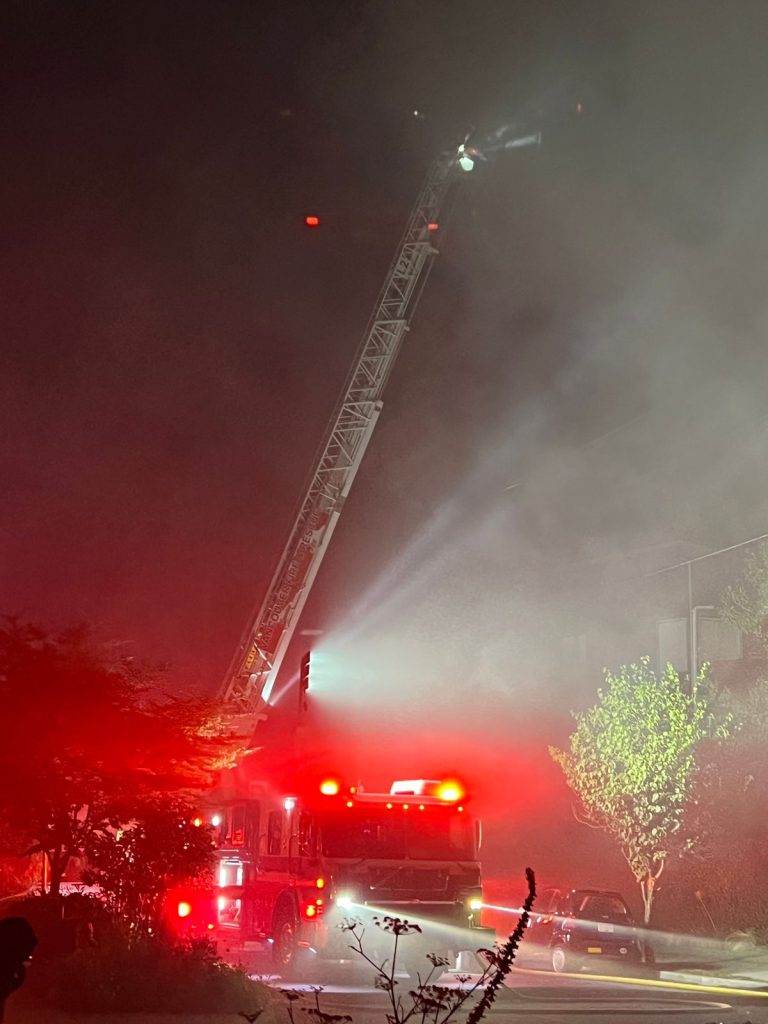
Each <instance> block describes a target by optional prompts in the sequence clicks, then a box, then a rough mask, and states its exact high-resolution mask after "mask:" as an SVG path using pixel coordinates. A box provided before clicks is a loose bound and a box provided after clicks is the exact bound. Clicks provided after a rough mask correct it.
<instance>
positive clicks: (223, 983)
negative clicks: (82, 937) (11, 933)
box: [30, 933, 269, 1013]
mask: <svg viewBox="0 0 768 1024" xmlns="http://www.w3.org/2000/svg"><path fill="white" fill-rule="evenodd" d="M36 966H37V965H34V964H33V970H32V971H31V972H30V981H31V982H33V987H34V988H35V989H36V990H37V993H38V995H39V996H40V997H41V998H43V999H44V1000H45V1001H46V1002H48V1003H50V1004H51V1005H53V1006H56V1007H57V1008H60V1009H64V1010H70V1011H77V1012H85V1013H94V1012H100V1013H113V1012H123V1013H130V1012H169V1013H177V1012H184V1011H189V1012H196V1013H206V1012H219V1013H229V1012H232V1013H237V1012H239V1011H246V1012H249V1013H252V1012H254V1011H257V1010H261V1009H263V1008H264V1006H265V1004H266V1003H267V1002H268V1000H269V995H268V991H267V989H266V986H264V985H261V984H259V983H257V982H253V981H251V980H250V978H249V977H248V975H247V974H246V973H245V972H244V971H242V970H238V969H235V968H232V967H229V966H228V965H227V964H224V963H222V962H221V961H220V960H219V959H218V957H217V956H216V955H215V953H214V952H213V950H212V948H211V946H210V945H209V944H208V943H205V942H202V943H201V942H194V943H188V944H185V945H181V946H173V945H170V944H169V943H168V942H166V941H164V940H162V939H158V938H155V939H147V940H144V941H142V942H139V943H136V942H134V943H132V944H129V942H128V939H127V937H126V936H124V935H120V934H119V933H113V934H112V935H109V936H107V937H106V938H105V939H104V941H102V942H99V943H98V944H97V945H95V946H92V947H90V948H86V949H78V950H76V951H75V952H74V953H73V954H71V955H70V956H68V957H65V958H63V959H57V960H51V961H49V962H48V963H43V964H40V965H39V968H38V969H37V970H35V967H36ZM35 975H36V977H35Z"/></svg>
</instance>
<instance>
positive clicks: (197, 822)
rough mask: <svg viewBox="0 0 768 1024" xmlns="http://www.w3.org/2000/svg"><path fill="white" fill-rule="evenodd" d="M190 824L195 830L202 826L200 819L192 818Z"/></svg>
mask: <svg viewBox="0 0 768 1024" xmlns="http://www.w3.org/2000/svg"><path fill="white" fill-rule="evenodd" d="M192 824H193V825H194V826H195V828H200V826H201V825H202V824H203V819H202V818H193V819H192Z"/></svg>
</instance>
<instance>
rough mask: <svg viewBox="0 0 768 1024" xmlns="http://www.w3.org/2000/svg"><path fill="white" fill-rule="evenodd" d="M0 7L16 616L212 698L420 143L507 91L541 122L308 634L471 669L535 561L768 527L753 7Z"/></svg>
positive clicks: (449, 303) (399, 372)
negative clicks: (453, 643)
mask: <svg viewBox="0 0 768 1024" xmlns="http://www.w3.org/2000/svg"><path fill="white" fill-rule="evenodd" d="M3 20H4V33H3V34H4V38H5V46H6V57H5V58H4V59H3V61H2V62H0V76H1V78H2V94H3V103H2V112H1V113H0V118H1V119H2V140H3V141H2V148H3V165H4V169H3V174H2V178H1V179H0V197H1V199H2V225H3V229H2V242H3V244H2V259H1V262H0V293H1V294H2V305H1V307H0V337H2V353H1V359H2V362H1V364H0V365H1V367H2V382H3V395H2V405H1V406H0V408H1V409H2V436H3V445H2V453H1V460H2V461H1V462H0V478H1V479H2V490H3V500H2V502H1V503H0V517H1V518H0V545H1V546H2V550H1V552H0V565H1V567H2V577H1V578H0V580H1V592H2V606H3V608H4V610H5V611H7V612H10V613H20V614H23V615H26V616H29V617H31V618H33V619H36V620H38V621H42V622H44V623H49V624H52V625H65V624H68V623H71V622H73V621H75V620H81V619H84V620H88V621H90V622H92V623H93V624H94V628H95V630H96V632H97V635H99V636H100V637H102V638H103V639H107V640H113V641H120V642H125V643H126V644H127V645H128V649H129V650H131V651H132V652H133V653H134V654H135V655H136V656H137V657H141V658H146V659H149V660H153V661H158V660H160V661H166V662H169V663H170V664H171V665H172V666H173V672H174V674H175V676H177V677H178V678H179V680H183V681H185V682H187V683H191V684H193V685H195V686H202V687H206V688H208V689H209V690H213V689H214V687H215V686H216V685H217V684H218V682H219V680H220V678H221V676H222V674H223V672H224V670H225V668H226V665H227V663H228V661H229V658H230V657H231V654H232V652H233V649H234V646H235V644H236V642H237V639H238V637H239V635H240V632H241V630H242V628H243V627H244V625H245V622H246V619H247V617H248V614H249V612H250V610H251V608H252V606H253V605H254V604H255V603H256V602H257V601H258V600H259V599H260V597H261V596H262V594H263V591H264V588H265V587H266V585H267V582H268V579H269V575H270V573H271V571H272V568H273V566H274V563H275V560H276V558H277V556H278V554H279V551H280V548H281V546H282V543H283V540H284V537H285V534H286V533H287V531H288V529H289V527H290V525H291V521H292V515H293V509H294V505H295V502H296V501H297V500H298V498H299V493H300V489H301V485H302V482H303V481H304V479H305V476H306V474H307V472H308V470H309V468H310V464H311V458H312V454H313V452H314V450H315V447H316V445H317V444H318V442H319V440H320V436H321V432H322V429H323V427H324V425H325V422H326V419H327V417H328V415H329V413H330V411H331V409H332V407H333V404H334V401H335V399H336V397H337V394H338V392H339V389H340V388H341V385H342V383H343V380H344V377H345V374H346V371H347V368H348V365H349V363H350V361H351V358H352V355H353V353H354V351H355V348H356V345H357V343H358V341H359V337H360V333H361V331H362V329H363V327H364V325H365V322H366V319H367V316H368V313H369V311H370V308H371V306H372V304H373V301H374V298H375V296H376V293H377V290H378V287H379V285H380V283H381V280H382V278H383V275H384V273H385V271H386V268H387V266H388V263H389V260H390V259H391V256H392V254H393V251H394V246H395V244H396V242H397V239H398V238H399V234H400V231H401V230H402V227H403V224H404V222H405V219H406V217H407V214H408V211H409V208H410V206H411V204H412V202H413V200H414V199H415V197H416V193H417V188H418V185H419V183H420V179H421V176H422V175H423V173H424V171H425V169H426V167H427V165H428V163H429V160H430V159H431V158H432V157H433V156H434V155H435V154H436V153H437V152H438V151H439V150H440V149H441V148H442V147H443V146H444V145H445V144H446V143H448V142H452V141H454V140H455V139H456V138H457V136H459V135H461V134H463V133H464V132H465V131H466V130H467V129H469V128H470V127H473V126H474V127H475V128H476V129H477V130H478V131H479V132H482V131H488V130H492V129H493V128H495V127H497V126H498V125H499V124H502V123H508V122H515V123H519V124H521V125H525V126H532V127H534V128H536V127H539V126H540V127H541V128H542V130H543V133H544V142H543V144H542V146H541V147H540V148H539V149H536V150H525V151H521V152H519V153H514V154H511V155H509V156H508V157H505V158H504V159H501V160H499V161H497V162H495V163H494V164H492V165H489V166H488V167H483V168H480V170H479V171H478V173H477V174H475V175H473V176H472V177H471V178H470V179H469V180H468V181H467V182H466V184H465V186H464V189H463V192H462V194H461V196H460V198H459V200H458V202H457V206H456V210H455V213H454V216H453V218H452V222H451V224H450V228H449V230H448V231H447V233H446V237H445V239H444V241H443V243H442V254H441V257H440V260H439V261H438V265H437V267H436V270H435V272H434V274H433V276H432V278H431V280H430V284H429V289H428V291H427V293H426V294H425V297H424V299H423V302H422V305H421V307H420V310H419V314H418V317H417V320H416V324H415V327H414V330H413V332H412V334H411V336H410V338H409V340H408V342H407V345H406V348H405V350H404V352H403V354H402V355H401V358H400V361H399V363H398V366H397V368H396V371H395V373H394V375H393V378H392V380H391V383H390V386H389V391H388V393H387V396H386V403H385V411H384V415H383V417H382V420H381V421H380V424H379V427H378V429H377V433H376V435H375V437H374V440H373V442H372V445H371V448H370V450H369V453H368V457H367V460H366V462H365V464H364V466H363V468H362V470H361V472H360V474H359V476H358V478H357V482H356V485H355V488H354V491H353V494H352V497H351V499H350V501H349V503H348V506H347V509H346V511H345V516H344V518H343V519H342V522H341V525H340V527H339V529H338V530H337V533H336V535H335V538H334V541H333V544H332V547H331V549H330V554H329V556H328V558H327V559H326V563H325V565H324V568H323V571H322V574H321V576H320V578H319V580H318V585H317V588H316V591H315V593H314V595H313V599H312V601H311V603H310V606H309V607H308V609H307V612H306V614H305V618H304V622H303V625H304V626H311V627H317V628H322V629H325V630H327V631H333V630H336V631H337V632H338V631H339V630H341V631H343V629H344V626H345V623H346V622H347V621H348V620H350V619H351V618H354V617H356V619H355V621H356V622H357V626H356V628H358V627H359V629H358V631H362V635H363V636H365V635H373V634H375V635H376V637H377V642H380V643H382V644H384V645H385V646H386V645H389V647H392V646H398V648H399V652H400V653H399V657H400V659H401V661H400V664H401V668H402V669H403V671H404V672H405V673H406V674H407V673H408V671H412V670H414V669H413V666H415V665H417V664H418V660H419V657H421V656H422V655H418V656H417V655H415V656H414V660H413V663H412V665H409V663H408V658H407V653H405V654H404V653H403V651H404V650H406V651H407V642H408V636H407V635H406V634H405V633H404V632H403V630H402V624H400V625H398V619H397V616H394V615H392V614H389V611H388V610H391V608H393V607H396V608H397V609H398V612H399V613H400V614H401V615H402V616H403V617H404V618H405V620H406V622H410V623H411V624H413V623H416V624H417V625H416V626H413V628H414V629H416V630H417V631H418V632H419V638H418V643H417V644H416V645H415V646H416V647H417V648H419V650H420V651H421V652H423V651H425V650H429V649H430V645H431V649H432V650H437V649H439V648H440V647H441V645H442V643H443V636H444V634H445V633H449V634H450V635H451V636H453V637H456V636H458V637H460V639H461V644H462V646H463V648H464V650H465V651H467V652H468V657H470V659H471V660H472V661H473V663H475V664H477V663H479V662H481V661H482V657H483V642H484V640H483V638H484V637H485V636H486V633H487V632H488V628H487V627H488V623H489V612H488V609H489V608H492V609H493V612H494V614H496V613H498V612H499V609H500V608H503V609H505V610H504V613H503V621H504V623H505V626H504V628H505V629H508V630H511V631H514V629H515V623H516V621H517V620H516V612H515V608H516V607H518V606H519V605H520V603H521V602H523V603H524V596H525V595H524V593H523V594H522V595H521V582H520V581H521V580H524V579H526V578H529V576H530V574H531V573H534V574H535V573H537V572H538V571H539V568H541V567H545V566H546V567H548V568H549V569H551V567H552V565H553V564H554V565H555V566H557V565H559V564H560V561H563V563H565V562H567V563H569V564H570V562H572V561H573V559H577V558H580V557H583V556H584V555H585V553H587V554H588V553H589V552H593V551H595V550H599V551H601V552H604V551H606V550H613V551H615V550H623V549H625V548H631V547H642V546H643V545H649V544H653V543H662V542H678V541H680V542H689V543H693V544H696V545H699V546H700V547H702V548H713V547H718V546H722V545H725V544H728V543H732V542H734V541H738V540H740V539H742V538H743V537H747V536H750V535H752V533H758V532H765V530H766V528H767V527H766V523H768V488H766V483H765V458H764V456H765V445H764V442H765V440H766V438H767V437H768V429H766V428H767V427H768V400H767V399H766V397H765V394H766V388H765V379H766V376H765V373H766V369H767V368H768V367H767V366H766V363H767V362H768V360H767V358H766V295H768V289H767V288H766V271H767V270H768V259H767V258H766V257H767V256H768V252H767V251H766V250H767V249H768V241H767V240H768V231H766V228H767V227H768V225H767V224H766V199H765V188H766V185H765V183H766V181H768V174H767V173H766V172H767V171H768V147H767V146H766V135H765V125H766V123H767V122H766V113H768V111H767V110H766V99H767V97H768V91H767V86H768V81H767V78H768V70H767V68H766V61H765V52H766V44H767V43H768V7H767V6H766V4H765V3H764V2H755V3H750V2H740V0H731V2H721V3H709V2H706V0H695V2H684V0H676V2H674V3H669V2H664V3H641V4H638V3H632V4H628V3H622V2H620V0H611V2H607V3H597V2H590V0H581V2H578V0H575V2H573V3H570V4H565V3H555V2H546V0H536V2H525V3H523V2H514V0H505V2H491V0H477V2H469V0H460V2H453V0H418V2H416V0H414V2H401V0H389V2H384V0H381V2H364V0H358V2H350V3H342V2H335V0H323V2H317V0H316V2H310V3H299V2H294V3H281V4H269V3H258V2H255V0H252V2H224V3H213V2H211V3H202V2H199V0H188V2H185V3H184V4H181V3H163V2H159V3H158V2H152V3H148V2H144V0H136V2H131V3H115V2H103V3H38V2H35V0H26V2H13V0H11V2H10V3H8V4H6V5H5V6H4V14H3ZM579 103H580V104H581V105H582V112H581V113H580V114H579V113H577V112H576V107H577V104H579ZM414 109H418V110H419V111H422V112H424V115H425V116H424V118H423V119H420V118H415V117H414V116H413V111H414ZM307 214H316V215H318V216H319V217H320V218H321V225H320V227H319V228H318V229H317V230H315V231H310V230H308V229H307V228H305V227H304V224H303V218H304V216H305V215H307ZM614 431H618V434H614V433H612V432H614ZM606 436H607V437H608V441H607V442H603V441H600V439H602V438H605V437H606ZM612 437H617V438H618V439H619V440H620V442H621V443H618V444H614V443H613V441H612V440H611V438H612ZM622 439H623V440H622ZM595 443H600V444H604V445H605V447H604V448H603V449H601V450H600V451H601V454H599V456H597V457H593V456H592V455H591V454H590V453H594V451H595V449H594V444H595ZM513 484H514V485H515V486H514V487H511V489H508V488H510V486H511V485H513ZM526 573H527V574H528V576H526V575H525V574H526ZM516 602H517V604H516ZM411 609H413V611H411ZM377 616H378V617H377ZM494 621H495V620H494ZM423 622H429V623H431V628H429V629H427V628H424V627H423V626H422V625H418V624H419V623H423ZM382 630H383V631H384V633H382ZM387 631H388V632H387ZM384 634H386V635H384Z"/></svg>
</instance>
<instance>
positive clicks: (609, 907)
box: [575, 893, 630, 922]
mask: <svg viewBox="0 0 768 1024" xmlns="http://www.w3.org/2000/svg"><path fill="white" fill-rule="evenodd" d="M575 896H576V900H575V902H576V916H577V917H580V918H582V919H583V920H587V921H613V922H621V921H626V920H627V919H628V918H629V916H630V915H629V909H628V907H627V905H626V903H625V902H624V900H623V899H622V898H621V896H614V895H612V894H611V893H576V894H575Z"/></svg>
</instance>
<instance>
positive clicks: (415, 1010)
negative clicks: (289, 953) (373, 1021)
mask: <svg viewBox="0 0 768 1024" xmlns="http://www.w3.org/2000/svg"><path fill="white" fill-rule="evenodd" d="M525 876H526V881H527V884H528V893H527V895H526V897H525V900H524V902H523V909H522V913H521V915H520V918H519V920H518V922H517V925H516V927H515V929H514V931H513V932H512V934H511V935H510V936H509V938H508V939H507V941H506V942H504V943H501V944H496V946H495V947H494V948H493V949H479V950H478V951H477V954H478V957H479V958H480V959H481V961H482V962H483V963H484V965H485V966H484V967H483V970H482V972H481V973H480V975H479V976H478V977H477V978H475V979H474V980H472V977H471V976H470V975H467V974H457V975H456V980H457V981H458V982H459V987H458V988H446V987H445V986H441V985H437V984H436V983H435V981H436V979H437V978H439V976H440V975H441V974H442V973H443V969H444V968H446V967H447V966H448V963H449V961H448V960H447V958H446V957H442V956H438V955H436V954H434V953H428V954H426V956H425V960H426V965H425V973H424V974H423V975H422V974H421V973H420V972H419V973H418V974H417V984H416V987H415V988H413V989H410V990H409V991H408V993H407V996H405V997H404V996H403V995H401V994H400V992H399V991H398V986H399V982H398V979H397V974H398V959H399V957H400V955H401V953H402V948H403V942H404V941H405V942H406V943H407V941H408V938H409V937H410V936H412V935H415V934H419V933H421V927H420V926H419V925H418V924H415V923H413V922H410V921H407V920H404V919H403V918H399V917H390V916H384V917H377V918H374V923H375V925H376V927H377V928H379V929H381V930H382V931H384V932H388V933H389V934H390V935H391V936H392V956H391V957H388V958H387V959H385V960H383V961H377V960H375V959H374V958H373V957H372V956H371V955H369V953H368V952H367V951H366V948H365V929H364V928H363V925H362V923H361V922H360V921H358V920H356V919H354V918H350V919H348V920H347V921H345V922H343V923H342V925H341V927H342V928H343V930H344V931H345V932H346V933H347V935H348V936H349V938H350V940H351V942H350V945H349V948H350V949H351V950H352V951H353V952H354V953H356V954H357V955H358V956H359V957H360V958H361V959H362V960H363V961H364V962H365V963H367V964H369V965H370V966H371V967H372V968H373V971H374V985H375V987H376V988H378V989H380V990H381V991H382V992H386V993H387V996H388V998H389V1012H388V1013H387V1014H386V1019H387V1021H388V1024H408V1022H409V1021H411V1020H414V1018H415V1019H418V1020H419V1021H421V1022H422V1024H423V1022H424V1021H426V1020H429V1021H431V1022H432V1024H448V1022H449V1021H451V1020H453V1019H454V1018H455V1017H456V1016H457V1014H458V1013H459V1011H461V1010H465V1009H467V1008H469V1013H468V1015H467V1018H466V1024H479V1022H480V1021H481V1020H482V1019H483V1017H484V1016H485V1014H486V1013H487V1012H488V1010H489V1009H490V1007H491V1005H492V1004H493V1002H494V1000H495V999H496V996H497V994H498V991H499V989H500V988H501V986H502V985H503V983H504V979H505V978H506V977H507V975H508V974H509V972H510V970H511V969H512V966H513V964H514V960H515V955H516V953H517V950H518V947H519V945H520V943H521V942H522V940H523V937H524V935H525V929H526V927H527V926H528V921H529V919H530V912H531V908H532V906H533V903H534V901H535V899H536V878H535V875H534V873H533V871H532V870H531V869H530V868H526V871H525ZM281 991H282V995H283V997H284V998H285V1000H286V1009H287V1013H288V1017H289V1019H290V1022H291V1024H297V1018H296V1016H295V1009H296V1008H297V1007H299V1008H300V1009H301V1010H302V1011H303V1012H304V1014H305V1015H306V1016H308V1017H309V1018H310V1019H312V1020H314V1021H315V1022H316V1024H348V1022H349V1021H351V1019H352V1018H351V1017H348V1016H346V1015H343V1014H330V1013H325V1012H324V1011H323V1009H322V1006H321V1004H320V993H321V992H322V986H316V987H313V988H312V990H311V993H312V994H311V1001H312V1005H311V1006H306V1005H302V1003H304V1002H306V999H307V998H308V997H307V996H306V995H304V994H302V993H299V992H296V991H294V990H292V989H283V990H281ZM478 995H479V996H480V998H478ZM243 1016H245V1014H243Z"/></svg>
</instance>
